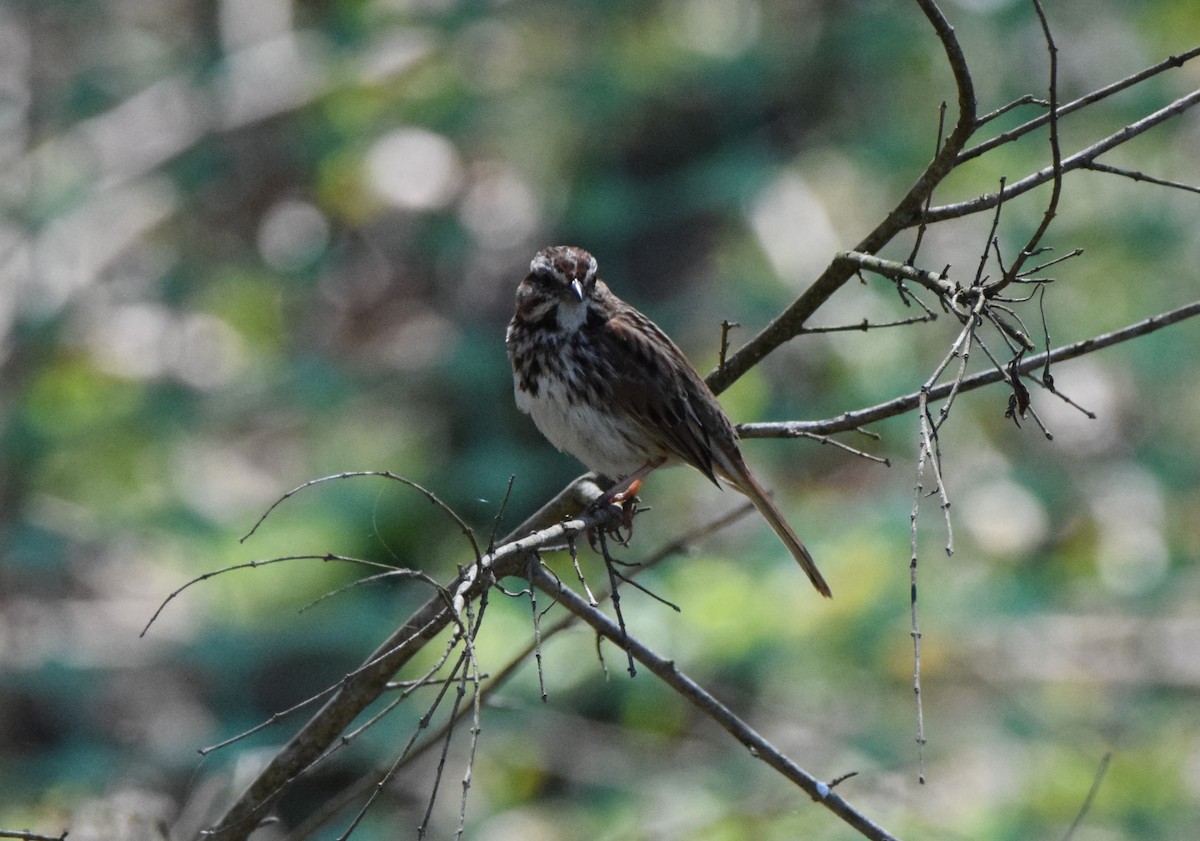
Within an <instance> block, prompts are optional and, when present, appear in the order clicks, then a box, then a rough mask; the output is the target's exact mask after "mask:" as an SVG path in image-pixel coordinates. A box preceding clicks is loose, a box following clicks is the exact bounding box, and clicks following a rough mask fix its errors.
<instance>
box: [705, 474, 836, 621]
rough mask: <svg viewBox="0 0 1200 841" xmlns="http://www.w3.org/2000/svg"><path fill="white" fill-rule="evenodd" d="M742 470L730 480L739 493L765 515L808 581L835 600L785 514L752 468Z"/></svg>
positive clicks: (764, 517) (765, 518) (822, 593)
mask: <svg viewBox="0 0 1200 841" xmlns="http://www.w3.org/2000/svg"><path fill="white" fill-rule="evenodd" d="M738 466H739V467H740V468H741V470H740V471H739V475H737V476H731V477H729V478H731V479H735V480H736V481H734V482H733V483H732V484H733V486H734V487H735V488H737V489H738V490H739V491H741V492H742V493H744V494H745V495H746V497H747V498H748V499H749V500H750V501H751V502H752V503H754V507H755V508H757V509H758V513H760V514H762V515H763V519H764V520H766V521H767V523H768V524H769V525H770V526H771V529H772V530H773V531H774V532H775V534H777V535H779V539H780V540H782V541H783V545H784V546H786V547H787V548H788V551H789V552H791V553H792V557H793V558H795V559H796V563H798V564H800V569H802V570H804V573H805V575H807V576H808V580H809V581H811V582H812V585H813V586H814V587H816V588H817V592H818V593H820V594H821V595H822V596H824V597H825V598H827V599H829V598H833V592H832V591H831V590H830V589H829V585H828V584H826V583H825V579H824V577H822V575H821V571H820V570H819V569H817V563H816V561H814V560H813V557H812V555H810V554H809V553H808V550H807V549H806V548H804V544H803V543H801V542H800V538H798V537H796V533H795V532H794V531H792V527H791V526H789V525H788V523H787V520H785V519H783V514H781V513H780V512H779V509H778V508H776V507H775V503H774V502H772V501H771V497H770V496H768V495H767V492H766V491H765V490H763V486H762V485H760V484H759V483H758V480H757V479H755V478H754V474H753V473H751V472H750V468H749V467H747V466H746V463H745V462H742V464H740V465H738Z"/></svg>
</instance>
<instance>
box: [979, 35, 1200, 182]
mask: <svg viewBox="0 0 1200 841" xmlns="http://www.w3.org/2000/svg"><path fill="white" fill-rule="evenodd" d="M1196 56H1200V47H1193V48H1192V49H1190V50H1187V51H1186V52H1182V53H1180V54H1179V55H1173V56H1169V57H1168V58H1166V59H1164V60H1163V61H1160V62H1159V63H1158V64H1155V65H1154V66H1152V67H1147V68H1146V69H1145V70H1142V71H1139V72H1137V73H1134V74H1132V75H1130V76H1126V77H1125V78H1124V79H1120V80H1119V81H1116V82H1113V83H1112V84H1111V85H1105V86H1104V87H1102V88H1099V89H1097V90H1094V91H1092V92H1091V93H1089V94H1087V95H1086V96H1081V97H1079V99H1075V100H1072V101H1071V102H1068V103H1067V104H1065V105H1063V106H1061V107H1059V108H1058V109H1057V111H1056V113H1057V115H1058V116H1059V117H1064V116H1066V115H1067V114H1070V113H1072V112H1075V111H1078V110H1080V109H1081V108H1085V107H1087V106H1088V105H1091V104H1092V103H1094V102H1099V101H1100V100H1102V99H1105V98H1107V97H1109V96H1112V95H1113V94H1115V93H1120V92H1121V91H1123V90H1125V89H1126V88H1131V87H1133V86H1134V85H1136V84H1138V83H1139V82H1144V81H1146V80H1147V79H1149V78H1152V77H1154V76H1157V75H1158V74H1160V73H1162V72H1164V71H1166V70H1171V69H1174V68H1176V67H1182V66H1183V65H1184V64H1185V63H1187V62H1189V61H1191V60H1192V59H1193V58H1196ZM1023 99H1024V98H1022V99H1020V100H1017V102H1016V103H1010V104H1009V105H1007V106H1005V107H1003V108H1001V109H998V110H997V111H993V112H992V113H991V114H987V115H985V116H984V117H981V118H980V120H979V122H980V124H981V125H982V124H983V123H984V122H986V121H987V120H989V119H991V118H993V117H997V116H999V115H1000V114H1002V113H1004V112H1005V111H1008V110H1010V109H1011V108H1012V107H1013V105H1015V104H1024V102H1023V101H1022V100H1023ZM1029 101H1030V102H1036V100H1033V99H1030V100H1029ZM1049 119H1050V114H1049V113H1045V114H1040V115H1038V116H1037V117H1034V118H1033V119H1032V120H1030V121H1028V122H1026V123H1022V124H1021V125H1019V126H1017V127H1016V128H1013V129H1010V130H1009V131H1006V132H1004V133H1003V134H998V135H996V136H995V137H993V138H991V139H989V140H985V141H984V142H983V143H980V144H979V145H977V146H972V147H971V148H970V149H967V150H966V151H965V152H963V153H962V154H961V155H959V156H958V158H957V159H956V160H955V164H956V165H958V164H964V163H966V162H967V161H969V160H971V159H972V158H977V157H979V156H980V155H982V154H984V153H985V152H990V151H991V150H993V149H995V148H997V147H999V146H1003V145H1004V144H1006V143H1011V142H1012V141H1014V140H1016V139H1017V138H1019V137H1023V136H1025V135H1026V134H1029V132H1031V131H1034V130H1036V129H1039V128H1041V127H1042V126H1044V125H1045V124H1046V122H1047V121H1048V120H1049Z"/></svg>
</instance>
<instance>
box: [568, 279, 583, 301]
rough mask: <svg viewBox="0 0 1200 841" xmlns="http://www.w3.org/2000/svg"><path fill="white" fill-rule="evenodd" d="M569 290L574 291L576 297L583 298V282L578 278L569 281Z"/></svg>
mask: <svg viewBox="0 0 1200 841" xmlns="http://www.w3.org/2000/svg"><path fill="white" fill-rule="evenodd" d="M571 291H572V292H574V293H575V297H576V298H578V299H579V300H581V301H582V300H583V284H582V283H580V282H579V281H578V280H572V281H571Z"/></svg>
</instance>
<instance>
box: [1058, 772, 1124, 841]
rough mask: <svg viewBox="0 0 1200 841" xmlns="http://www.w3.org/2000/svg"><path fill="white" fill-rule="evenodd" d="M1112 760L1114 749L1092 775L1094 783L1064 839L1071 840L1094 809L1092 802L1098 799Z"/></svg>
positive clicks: (1065, 840)
mask: <svg viewBox="0 0 1200 841" xmlns="http://www.w3.org/2000/svg"><path fill="white" fill-rule="evenodd" d="M1111 760H1112V751H1108V752H1107V753H1105V754H1104V756H1103V757H1102V758H1101V759H1100V767H1099V768H1097V769H1096V773H1095V775H1094V776H1093V777H1092V785H1091V787H1090V788H1088V793H1087V797H1085V798H1084V799H1083V805H1082V806H1080V807H1079V813H1078V814H1077V815H1075V820H1073V821H1071V826H1070V827H1068V828H1067V833H1066V835H1064V836H1063V839H1062V841H1071V839H1072V838H1073V837H1074V836H1075V830H1077V829H1079V827H1080V825H1081V824H1082V823H1083V819H1084V818H1086V817H1087V814H1088V812H1090V811H1091V810H1092V803H1094V802H1095V800H1096V792H1098V791H1100V783H1102V782H1104V775H1105V774H1106V773H1107V772H1108V763H1109V762H1110V761H1111Z"/></svg>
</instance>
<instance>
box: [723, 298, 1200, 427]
mask: <svg viewBox="0 0 1200 841" xmlns="http://www.w3.org/2000/svg"><path fill="white" fill-rule="evenodd" d="M1196 315H1200V301H1193V302H1192V303H1190V304H1185V305H1184V306H1181V307H1178V308H1176V309H1173V310H1169V311H1167V312H1164V313H1161V314H1159V315H1155V316H1151V317H1150V318H1147V319H1145V320H1143V321H1139V322H1137V323H1135V324H1130V325H1129V326H1127V327H1122V328H1121V329H1120V330H1114V331H1112V332H1111V333H1103V334H1101V335H1099V336H1094V337H1093V338H1090V339H1083V340H1082V341H1078V342H1074V343H1072V344H1069V345H1063V346H1062V347H1057V348H1055V349H1054V350H1052V351H1048V352H1044V353H1038V354H1035V355H1033V356H1029V357H1026V358H1025V359H1024V360H1022V361H1021V364H1020V365H1018V366H1017V372H1018V373H1020V374H1021V375H1025V374H1028V373H1029V372H1030V371H1033V370H1035V369H1037V368H1040V367H1042V366H1044V365H1046V363H1047V362H1051V363H1053V362H1063V361H1066V360H1068V359H1074V358H1076V357H1078V356H1084V355H1086V354H1088V353H1092V352H1093V351H1097V350H1100V349H1102V348H1106V347H1110V346H1112V345H1116V344H1120V343H1121V342H1127V341H1129V340H1130V339H1136V338H1137V337H1139V336H1145V335H1146V334H1148V333H1153V332H1154V331H1156V330H1161V329H1162V328H1163V327H1168V326H1170V325H1172V324H1175V323H1177V322H1180V321H1184V320H1185V319H1188V318H1192V317H1194V316H1196ZM1005 378H1006V375H1005V372H1003V371H997V370H996V369H994V368H992V369H989V370H987V371H981V372H979V373H977V374H972V375H971V376H969V377H966V378H965V379H964V380H963V381H962V383H961V384H960V385H959V391H972V390H973V389H976V388H981V387H983V386H985V385H992V384H994V383H998V382H1002V381H1004V380H1005ZM952 387H953V384H951V383H943V384H941V385H938V386H934V387H933V388H931V389H930V390H929V399H930V400H940V399H941V398H943V397H945V396H946V395H948V394H949V393H950V390H951V388H952ZM920 395H921V392H919V391H914V392H912V393H911V394H905V395H902V396H900V397H896V398H893V399H892V400H888V401H887V402H885V403H879V404H877V405H875V406H869V407H867V408H865V409H858V410H855V411H853V412H845V413H843V414H841V415H838V416H837V417H834V418H827V419H825V420H816V421H774V422H771V423H745V424H740V425H739V426H738V434H739V435H740V436H741V437H742V438H790V437H796V436H797V435H800V434H801V433H804V432H812V433H816V434H819V435H828V434H830V433H834V432H847V431H849V430H852V429H857V428H858V427H860V426H865V425H867V424H871V423H875V422H876V421H881V420H884V419H885V418H891V417H895V416H896V415H902V414H905V413H907V412H911V411H912V410H913V409H916V408H917V406H918V404H919V402H920Z"/></svg>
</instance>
